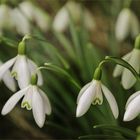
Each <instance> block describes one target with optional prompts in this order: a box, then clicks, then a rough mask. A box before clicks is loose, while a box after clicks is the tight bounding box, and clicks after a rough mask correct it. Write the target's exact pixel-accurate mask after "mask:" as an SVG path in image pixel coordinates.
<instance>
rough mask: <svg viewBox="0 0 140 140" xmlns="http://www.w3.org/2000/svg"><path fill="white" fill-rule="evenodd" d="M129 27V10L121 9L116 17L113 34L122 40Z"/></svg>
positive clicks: (126, 34)
mask: <svg viewBox="0 0 140 140" xmlns="http://www.w3.org/2000/svg"><path fill="white" fill-rule="evenodd" d="M130 28H131V11H130V10H129V9H123V10H122V11H121V12H120V14H119V16H118V19H117V22H116V27H115V34H116V38H117V39H118V40H119V41H122V40H124V39H125V38H126V37H127V36H128V34H129V32H130Z"/></svg>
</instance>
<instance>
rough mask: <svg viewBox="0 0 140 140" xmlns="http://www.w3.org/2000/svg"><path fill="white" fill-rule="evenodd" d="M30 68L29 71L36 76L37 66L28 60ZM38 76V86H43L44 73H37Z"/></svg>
mask: <svg viewBox="0 0 140 140" xmlns="http://www.w3.org/2000/svg"><path fill="white" fill-rule="evenodd" d="M28 66H29V69H30V73H31V74H34V73H35V72H36V70H37V67H38V66H37V65H36V64H35V63H34V62H33V61H32V60H30V59H28ZM37 75H38V83H37V84H38V85H39V86H41V85H43V77H42V73H41V71H40V70H38V71H37Z"/></svg>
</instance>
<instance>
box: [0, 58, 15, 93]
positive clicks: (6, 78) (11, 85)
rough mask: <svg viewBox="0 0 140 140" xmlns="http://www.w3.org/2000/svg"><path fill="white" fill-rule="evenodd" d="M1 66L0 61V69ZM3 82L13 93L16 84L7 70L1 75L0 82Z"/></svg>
mask: <svg viewBox="0 0 140 140" xmlns="http://www.w3.org/2000/svg"><path fill="white" fill-rule="evenodd" d="M1 65H2V62H1V61H0V67H1ZM1 80H2V81H3V82H4V84H5V85H6V86H7V87H8V88H9V89H10V90H11V91H13V92H15V91H16V83H15V80H14V78H13V77H12V75H11V73H10V71H9V70H7V71H5V73H4V74H3V77H1V78H0V81H1Z"/></svg>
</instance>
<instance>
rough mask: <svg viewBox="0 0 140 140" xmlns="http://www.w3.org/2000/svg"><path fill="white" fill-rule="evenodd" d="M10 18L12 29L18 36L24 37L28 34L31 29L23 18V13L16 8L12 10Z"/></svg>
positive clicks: (26, 19)
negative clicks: (13, 28) (12, 24)
mask: <svg viewBox="0 0 140 140" xmlns="http://www.w3.org/2000/svg"><path fill="white" fill-rule="evenodd" d="M11 16H12V20H13V23H14V27H15V29H16V31H17V32H18V33H19V34H22V35H25V34H29V33H30V30H31V29H30V23H29V21H28V18H27V17H25V15H23V13H22V12H21V11H20V10H19V9H18V8H15V9H13V10H12V13H11Z"/></svg>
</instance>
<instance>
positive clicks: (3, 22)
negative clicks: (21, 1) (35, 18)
mask: <svg viewBox="0 0 140 140" xmlns="http://www.w3.org/2000/svg"><path fill="white" fill-rule="evenodd" d="M11 11H12V9H11V8H10V7H9V6H7V5H4V4H1V5H0V30H2V29H3V28H6V29H7V28H11V27H13V22H12V18H11Z"/></svg>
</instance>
